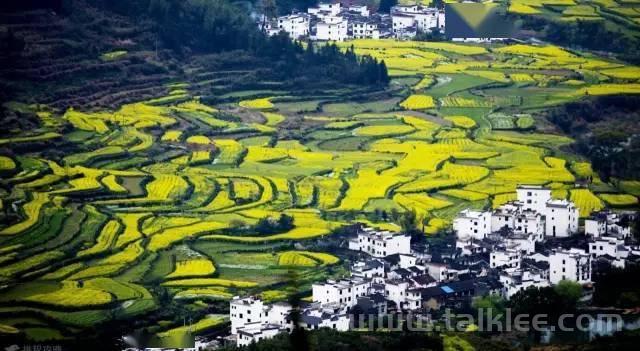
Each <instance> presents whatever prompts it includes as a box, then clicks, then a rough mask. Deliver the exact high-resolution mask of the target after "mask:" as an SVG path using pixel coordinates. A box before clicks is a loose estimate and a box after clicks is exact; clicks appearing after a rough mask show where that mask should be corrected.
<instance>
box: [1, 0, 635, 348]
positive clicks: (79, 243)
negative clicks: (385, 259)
mask: <svg viewBox="0 0 640 351" xmlns="http://www.w3.org/2000/svg"><path fill="white" fill-rule="evenodd" d="M99 3H100V4H103V3H102V2H99ZM156 3H166V4H174V5H175V4H191V5H194V6H193V7H178V10H180V11H181V12H179V13H180V14H182V15H184V16H175V18H173V17H171V18H169V17H167V16H166V14H167V13H170V12H171V11H170V10H171V9H170V8H165V10H166V11H165V12H162V11H161V12H160V13H161V15H158V16H160V17H153V16H152V15H148V16H147V15H145V16H142V17H143V18H140V19H138V20H133V19H132V18H133V16H122V15H118V13H119V12H118V11H117V9H112V8H104V7H100V6H101V5H100V4H98V5H95V6H94V4H96V3H85V2H81V1H74V2H73V4H74V5H75V6H73V7H72V8H71V12H68V13H60V14H56V13H52V12H51V10H49V9H47V10H43V9H39V10H29V11H24V10H22V11H19V12H12V13H3V14H2V17H1V18H0V19H1V20H2V21H1V23H2V24H1V25H0V26H2V27H4V28H6V30H5V38H7V39H11V38H13V39H11V40H5V45H6V47H9V48H11V50H8V51H3V55H4V56H3V57H2V60H3V63H4V64H3V65H2V69H1V71H0V72H1V76H0V80H1V82H2V92H3V93H4V94H5V96H2V107H3V114H4V115H3V116H2V117H3V119H2V121H3V122H4V123H5V124H6V125H8V126H9V128H5V129H3V130H2V132H1V134H0V334H1V335H0V336H1V337H2V338H7V340H12V341H15V342H16V343H19V344H23V343H27V342H44V341H47V342H55V343H57V344H61V345H77V344H81V343H87V344H91V345H92V347H93V348H96V349H99V348H104V349H108V348H109V347H113V344H114V343H116V340H118V339H119V338H120V337H121V336H122V335H126V334H132V335H136V336H142V337H143V338H145V339H148V340H150V343H151V344H153V345H155V346H171V345H172V344H175V343H177V342H179V341H180V340H184V339H188V338H191V337H193V335H200V334H208V333H217V332H222V331H223V330H224V329H225V328H226V327H227V325H228V320H227V318H226V317H227V316H228V312H229V311H228V301H229V300H230V299H231V298H232V297H233V296H236V295H249V294H255V295H260V296H261V297H262V298H263V299H264V300H265V301H278V300H283V299H286V298H287V296H288V294H289V293H290V291H289V290H288V289H287V287H289V286H291V285H294V284H295V286H297V291H296V293H297V294H299V295H300V296H303V297H307V296H309V294H310V285H311V284H312V283H313V282H316V281H320V280H325V279H328V278H335V277H340V276H343V275H345V274H346V266H347V264H348V262H346V261H343V260H341V259H343V257H341V255H340V252H325V251H328V250H327V249H326V247H325V246H322V245H320V244H319V243H321V241H323V240H326V239H327V237H328V236H329V235H337V234H339V233H340V232H341V231H342V230H343V228H344V227H345V226H348V225H349V224H352V223H354V222H361V223H365V224H368V225H372V226H379V227H381V228H385V229H388V230H391V231H396V232H400V231H405V232H410V233H412V234H413V235H414V236H415V237H417V238H425V237H427V238H429V237H430V236H432V235H435V234H443V235H444V234H446V233H448V232H449V229H450V225H451V221H452V219H453V218H454V217H455V216H456V215H457V214H458V213H459V212H460V211H461V210H462V209H465V208H487V209H489V208H492V207H496V206H499V205H501V204H503V203H505V202H507V201H509V200H512V199H514V198H515V188H516V186H517V185H518V184H522V183H527V184H544V185H548V186H550V187H551V188H552V189H553V197H554V198H557V199H571V200H572V201H573V202H575V203H576V204H577V206H578V207H579V211H580V217H582V218H584V217H586V216H588V215H589V214H591V213H592V212H593V211H597V210H599V209H602V208H604V207H611V208H615V209H627V210H636V209H638V196H639V195H640V179H638V178H636V175H635V173H629V174H621V173H614V174H609V177H603V178H601V177H600V176H599V174H598V172H597V171H594V169H593V167H592V164H591V162H590V161H589V159H587V158H585V157H584V156H582V155H580V154H578V153H576V152H575V148H572V145H573V144H574V142H575V140H574V139H573V138H571V137H570V136H567V135H565V133H563V131H562V130H561V129H560V128H558V127H557V126H556V125H554V124H552V123H550V122H549V120H548V117H550V116H549V115H550V114H551V113H552V111H556V109H558V110H561V109H562V108H565V107H569V108H571V107H575V106H576V105H577V106H582V104H586V103H588V101H589V100H588V99H590V98H595V97H602V98H603V99H607V97H611V96H619V95H634V96H635V95H638V94H640V67H638V66H634V65H631V64H628V63H626V62H624V61H620V60H617V59H615V58H612V57H608V56H603V55H597V54H594V53H592V52H584V51H579V50H572V49H567V48H563V47H560V46H554V45H524V44H514V43H509V44H455V43H449V42H419V41H395V40H353V41H349V42H344V43H338V44H337V45H335V46H334V45H324V46H319V45H308V44H306V45H304V46H303V45H301V44H298V43H292V42H291V41H290V40H289V39H288V38H287V37H286V36H275V37H272V38H266V37H263V36H260V34H255V35H257V37H253V35H254V34H252V33H253V32H251V33H249V34H247V32H245V31H244V29H243V28H245V27H243V25H242V24H238V26H237V28H238V30H237V31H235V30H234V32H233V33H229V32H226V31H225V32H224V33H220V32H219V31H218V30H217V29H216V28H218V27H216V26H205V25H204V22H203V21H197V20H193V18H199V19H202V18H209V17H207V16H204V15H203V13H205V14H206V12H203V11H204V10H206V9H210V8H209V7H206V6H209V5H202V4H205V3H206V4H208V3H209V2H200V1H195V0H193V1H185V2H182V1H170V2H165V1H159V2H156ZM211 3H216V5H215V6H223V7H225V8H226V6H231V5H226V2H224V1H223V2H219V1H216V2H211ZM221 3H222V4H223V5H221ZM112 4H120V5H122V4H124V5H128V4H134V5H135V4H140V2H130V3H126V2H120V1H115V2H113V3H112ZM200 5H202V6H204V7H202V6H200ZM212 6H213V5H212ZM127 9H128V7H127ZM234 9H235V8H234ZM227 10H229V8H227ZM151 12H153V11H150V13H151ZM245 15H246V14H245ZM245 15H242V14H238V16H245ZM154 16H155V15H154ZM212 16H213V15H212ZM225 16H226V15H225ZM176 18H177V19H176ZM212 18H216V17H212ZM226 18H231V17H226ZM158 24H162V25H163V26H165V27H164V29H163V30H162V31H158V32H157V31H156V29H154V28H156V26H157V25H158ZM174 26H177V27H174ZM205 27H206V28H208V29H207V31H206V33H207V34H206V35H202V36H198V37H193V38H191V39H189V40H187V39H184V38H185V37H190V36H192V35H193V34H194V33H202V32H200V31H198V28H200V29H202V28H205ZM176 28H178V29H176ZM225 28H226V27H225ZM252 28H254V27H252ZM169 29H171V30H169ZM218 29H219V28H218ZM254 29H255V28H254ZM10 33H11V34H10ZM245 35H248V36H249V37H251V38H255V39H256V41H247V43H245V44H242V46H239V45H240V44H238V43H228V44H226V45H228V46H226V47H225V48H224V49H222V48H220V47H218V46H216V45H213V44H212V42H208V41H207V39H208V38H209V39H210V38H218V39H216V40H219V38H228V36H234V37H245ZM176 38H178V39H184V40H182V41H180V40H176ZM258 39H259V40H258ZM220 40H221V39H220ZM21 43H24V45H22V44H21ZM156 45H157V48H158V49H157V50H156ZM245 45H246V46H245ZM383 62H384V64H383ZM387 83H388V84H387ZM612 99H613V101H614V102H612V103H610V104H613V105H616V104H617V102H615V101H619V100H615V98H612ZM628 101H629V105H630V106H632V107H631V108H630V109H631V110H633V104H634V103H635V101H637V100H635V99H632V98H629V100H628ZM585 109H586V110H588V108H585ZM612 111H617V112H616V113H619V114H629V111H627V110H622V109H621V110H615V109H613V108H612ZM551 119H552V120H553V118H551ZM562 122H565V123H566V122H567V121H556V123H557V124H558V125H560V126H561V127H562V125H563V124H562ZM603 123H606V120H605V122H603ZM634 131H635V129H634ZM567 132H569V130H567ZM576 137H577V135H576ZM616 141H619V140H616ZM337 236H339V235H337ZM187 321H189V324H190V325H191V326H192V327H187V326H185V324H186V323H187ZM9 338H10V339H9ZM456 340H457V339H456ZM431 341H434V342H435V344H434V345H435V346H439V344H440V339H438V340H431ZM461 343H462V342H461ZM96 344H97V346H95V345H96ZM465 345H466V343H465Z"/></svg>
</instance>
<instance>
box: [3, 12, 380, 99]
mask: <svg viewBox="0 0 640 351" xmlns="http://www.w3.org/2000/svg"><path fill="white" fill-rule="evenodd" d="M1 6H2V7H1V8H0V47H1V48H2V50H0V52H1V53H0V101H2V102H6V101H12V100H20V101H22V102H27V103H29V102H31V103H36V102H37V103H40V104H46V105H48V106H52V107H54V108H62V109H64V108H67V107H69V106H82V107H84V108H92V107H116V106H118V105H121V104H123V103H126V102H130V101H135V100H143V99H149V98H153V97H158V96H163V95H166V93H167V88H166V84H168V83H171V82H172V81H187V82H189V83H192V86H194V87H195V89H198V91H197V92H198V93H199V94H200V95H202V96H208V95H211V94H213V93H214V92H213V91H212V85H211V84H208V83H210V81H211V80H212V79H213V78H214V77H215V79H218V81H217V83H218V84H216V86H217V87H220V86H224V87H226V88H227V89H228V90H232V89H235V88H238V87H252V86H255V88H256V89H260V88H265V87H264V86H262V85H263V84H265V83H266V82H269V84H275V83H278V84H287V85H288V86H290V87H291V86H295V87H298V88H299V87H306V88H309V89H313V88H317V87H322V86H336V85H340V84H350V85H363V86H367V87H374V88H376V87H379V86H384V85H385V84H386V83H387V81H388V77H387V73H386V67H385V66H384V64H380V63H379V62H376V61H375V60H373V59H370V58H362V59H358V58H356V57H355V55H353V54H349V53H346V54H345V53H342V52H341V51H339V50H337V49H336V48H335V47H333V46H326V47H323V48H321V49H317V50H313V48H303V46H302V45H300V44H299V43H293V42H291V41H290V40H289V39H288V38H286V37H271V38H269V37H266V36H264V35H263V34H262V33H261V32H260V31H259V30H258V28H257V26H256V25H255V23H254V22H253V21H252V20H251V19H250V18H249V15H248V13H247V12H248V11H247V9H246V8H241V7H238V6H236V5H234V4H232V3H231V2H230V1H228V0H206V1H205V0H186V1H183V0H108V1H107V0H57V1H15V0H10V1H4V2H3V3H2V5H1ZM229 71H235V73H234V74H226V75H225V74H223V73H222V72H229ZM216 72H218V73H216ZM223 76H224V77H223ZM215 93H216V94H219V93H224V91H220V90H216V91H215Z"/></svg>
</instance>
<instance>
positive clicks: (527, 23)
mask: <svg viewBox="0 0 640 351" xmlns="http://www.w3.org/2000/svg"><path fill="white" fill-rule="evenodd" d="M519 17H520V18H521V19H522V22H523V25H522V27H523V28H525V29H531V30H535V31H537V32H539V33H540V34H541V35H542V38H543V39H545V40H548V41H550V42H553V43H554V44H560V45H563V46H569V47H579V48H584V49H589V50H597V51H610V52H614V53H618V54H620V56H621V58H623V59H625V60H627V61H629V62H634V63H637V62H638V60H639V58H640V55H639V53H640V52H639V51H638V50H639V48H640V41H639V40H638V38H637V37H633V36H630V35H627V34H625V33H621V32H613V31H611V30H609V29H607V27H606V26H605V23H602V22H598V21H580V20H578V21H576V22H574V23H563V22H562V21H550V20H547V19H544V18H542V17H540V16H519Z"/></svg>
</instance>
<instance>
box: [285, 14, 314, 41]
mask: <svg viewBox="0 0 640 351" xmlns="http://www.w3.org/2000/svg"><path fill="white" fill-rule="evenodd" d="M278 29H279V30H280V31H283V32H286V33H288V34H289V37H291V38H292V39H300V38H302V37H306V36H308V35H309V15H307V14H305V13H294V14H291V15H288V16H281V17H278Z"/></svg>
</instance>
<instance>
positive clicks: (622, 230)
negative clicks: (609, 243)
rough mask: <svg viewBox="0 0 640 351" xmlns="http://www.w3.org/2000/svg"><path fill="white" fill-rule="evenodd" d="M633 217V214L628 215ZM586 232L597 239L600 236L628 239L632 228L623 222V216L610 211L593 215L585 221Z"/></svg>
mask: <svg viewBox="0 0 640 351" xmlns="http://www.w3.org/2000/svg"><path fill="white" fill-rule="evenodd" d="M626 215H627V216H631V214H626ZM584 232H585V234H586V235H591V236H593V237H595V238H597V237H600V236H604V235H607V236H616V237H619V238H622V239H626V238H627V237H629V236H630V235H631V226H630V225H629V224H628V223H623V222H622V216H621V215H619V214H617V213H614V212H609V211H601V212H595V213H592V214H591V216H589V217H588V218H586V219H585V220H584Z"/></svg>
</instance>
